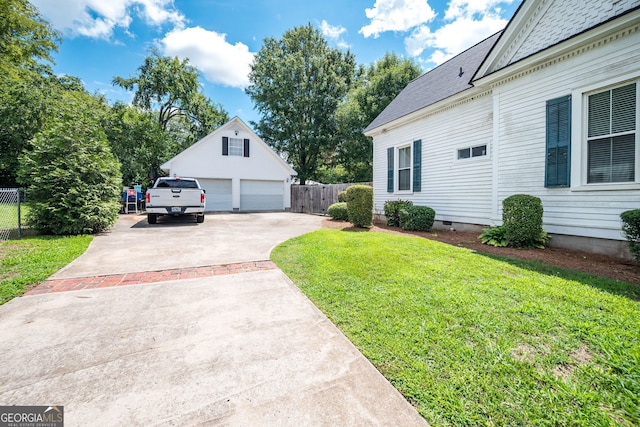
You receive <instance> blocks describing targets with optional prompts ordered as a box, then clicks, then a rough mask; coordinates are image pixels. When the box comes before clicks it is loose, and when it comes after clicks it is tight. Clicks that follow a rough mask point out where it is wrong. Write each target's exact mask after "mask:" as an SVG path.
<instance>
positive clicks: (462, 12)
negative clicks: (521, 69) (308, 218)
mask: <svg viewBox="0 0 640 427" xmlns="http://www.w3.org/2000/svg"><path fill="white" fill-rule="evenodd" d="M31 2H32V3H33V4H34V5H35V6H36V7H37V8H38V9H39V10H40V13H41V14H42V15H43V16H44V18H45V19H47V20H48V21H49V22H50V23H51V24H52V25H53V27H54V28H56V29H57V30H59V31H61V32H62V34H63V37H64V41H63V43H62V45H61V46H60V50H59V52H58V53H57V54H56V55H55V56H54V58H55V61H56V65H55V66H54V70H55V71H56V72H57V73H59V74H70V75H74V76H77V77H80V78H81V79H82V81H83V82H84V84H85V87H86V88H87V89H88V90H89V91H90V92H99V93H102V94H104V95H105V96H106V97H107V99H108V100H109V101H110V102H114V101H116V100H122V101H125V102H129V101H130V100H131V99H132V97H133V94H132V93H129V92H126V91H124V90H122V89H120V88H117V87H114V86H113V85H112V84H111V81H112V80H113V77H115V76H122V77H130V76H132V75H134V74H135V73H136V72H137V68H138V67H139V66H140V65H141V64H142V62H143V60H144V58H145V56H147V54H148V50H149V49H150V48H151V47H156V48H158V49H159V50H160V52H161V53H162V54H164V55H167V56H178V57H179V58H189V60H190V62H191V64H192V65H194V66H196V67H197V68H198V69H199V70H200V71H201V73H202V78H201V82H202V84H203V86H204V92H205V94H206V95H207V96H208V97H209V98H211V99H212V100H213V101H215V102H217V103H220V104H222V106H223V107H224V108H225V109H226V110H227V111H228V113H229V115H230V116H231V117H233V116H236V115H237V116H239V117H240V118H241V119H243V120H245V121H246V122H249V121H257V120H258V119H259V116H258V114H257V112H256V111H254V109H253V104H252V102H251V100H250V98H249V97H248V96H247V95H245V94H244V88H245V87H246V86H247V84H248V79H247V74H248V72H249V66H250V64H251V61H252V60H253V54H254V53H256V52H257V51H258V50H259V49H260V47H261V46H262V42H263V40H264V39H265V38H267V37H275V38H280V37H281V36H282V34H283V33H284V32H285V31H287V30H289V29H292V28H294V27H296V26H302V25H306V24H308V23H311V24H313V25H314V26H315V27H316V28H318V29H319V30H320V31H321V32H322V33H323V34H324V37H325V39H326V40H327V41H328V42H329V44H330V45H331V46H332V47H336V48H340V49H345V50H346V49H349V50H350V51H351V52H352V53H353V54H354V55H355V57H356V61H357V62H358V63H360V64H370V63H372V62H374V61H375V60H377V59H379V58H381V57H382V56H383V55H384V53H385V52H391V51H393V52H396V53H397V54H400V55H402V56H404V57H408V58H414V59H415V60H416V61H418V62H419V63H420V64H421V65H422V67H423V68H424V70H425V71H427V70H429V69H431V68H433V67H435V66H437V65H438V64H440V63H442V62H444V61H446V60H447V59H448V58H451V57H452V56H454V55H456V54H458V53H460V52H462V51H463V50H465V49H467V48H469V47H471V46H473V45H474V44H476V43H477V42H479V41H481V40H483V39H485V38H486V37H488V36H490V35H491V34H494V33H495V32H497V31H499V30H500V29H502V28H504V26H505V25H506V24H507V22H508V20H509V19H510V18H511V17H512V16H513V14H514V12H515V11H516V9H517V8H518V6H519V4H520V0H505V1H501V0H450V1H448V0H322V1H318V0H108V1H105V0H31Z"/></svg>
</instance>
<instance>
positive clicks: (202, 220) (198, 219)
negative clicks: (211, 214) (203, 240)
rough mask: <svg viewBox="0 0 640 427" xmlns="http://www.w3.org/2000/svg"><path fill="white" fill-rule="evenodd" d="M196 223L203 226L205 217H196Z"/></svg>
mask: <svg viewBox="0 0 640 427" xmlns="http://www.w3.org/2000/svg"><path fill="white" fill-rule="evenodd" d="M196 222H197V223H198V224H202V223H203V222H204V215H196Z"/></svg>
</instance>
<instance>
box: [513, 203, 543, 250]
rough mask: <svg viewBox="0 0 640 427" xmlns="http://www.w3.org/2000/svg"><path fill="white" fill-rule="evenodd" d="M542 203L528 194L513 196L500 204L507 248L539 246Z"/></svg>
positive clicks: (541, 233)
mask: <svg viewBox="0 0 640 427" xmlns="http://www.w3.org/2000/svg"><path fill="white" fill-rule="evenodd" d="M543 212H544V211H543V209H542V201H541V200H540V198H538V197H535V196H530V195H528V194H514V195H513V196H509V197H507V198H506V199H504V201H503V202H502V225H503V226H504V228H505V237H506V238H507V240H508V241H509V246H512V247H516V248H531V247H538V246H540V239H541V236H546V233H545V232H544V230H543V229H542V214H543ZM545 243H546V242H545Z"/></svg>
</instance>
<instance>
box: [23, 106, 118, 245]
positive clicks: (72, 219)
mask: <svg viewBox="0 0 640 427" xmlns="http://www.w3.org/2000/svg"><path fill="white" fill-rule="evenodd" d="M73 96H74V95H73V94H69V95H67V99H65V102H64V103H62V104H61V107H60V108H59V110H58V112H57V114H56V115H55V117H52V118H51V121H50V122H49V123H47V124H46V126H45V127H44V129H43V130H42V131H41V132H39V133H38V134H36V136H35V137H34V138H33V140H32V144H31V150H29V151H28V152H25V153H24V154H23V155H22V156H21V157H20V169H19V172H18V176H19V179H20V181H21V182H22V183H23V184H27V185H28V186H29V188H28V195H29V200H30V202H31V210H30V211H29V217H28V221H29V224H30V225H31V226H33V227H34V228H35V229H36V230H38V231H39V232H41V233H45V234H55V235H77V234H92V233H99V232H102V231H104V230H106V229H108V228H109V227H110V226H111V225H113V224H114V223H115V222H116V220H117V219H118V211H119V210H120V203H119V200H120V197H121V196H120V190H121V188H122V187H121V175H120V165H119V164H118V162H117V161H116V160H115V158H114V156H113V154H112V152H111V149H110V147H109V143H108V141H107V138H106V136H105V134H104V131H103V130H102V128H101V127H100V123H99V120H98V118H96V116H95V112H94V110H98V109H99V107H98V106H95V105H93V104H85V103H83V102H79V100H78V99H76V98H74V97H73ZM77 96H78V97H80V96H81V95H77Z"/></svg>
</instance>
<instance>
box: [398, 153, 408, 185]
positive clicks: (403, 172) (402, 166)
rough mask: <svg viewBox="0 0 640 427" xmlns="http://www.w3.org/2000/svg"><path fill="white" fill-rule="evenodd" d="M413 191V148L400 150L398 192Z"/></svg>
mask: <svg viewBox="0 0 640 427" xmlns="http://www.w3.org/2000/svg"><path fill="white" fill-rule="evenodd" d="M410 190H411V146H407V147H402V148H399V149H398V191H410Z"/></svg>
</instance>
